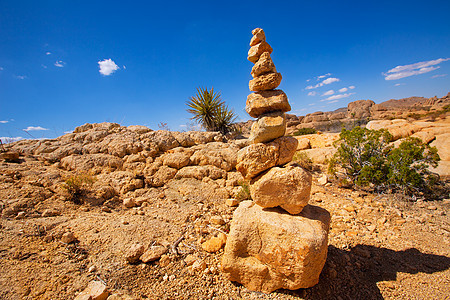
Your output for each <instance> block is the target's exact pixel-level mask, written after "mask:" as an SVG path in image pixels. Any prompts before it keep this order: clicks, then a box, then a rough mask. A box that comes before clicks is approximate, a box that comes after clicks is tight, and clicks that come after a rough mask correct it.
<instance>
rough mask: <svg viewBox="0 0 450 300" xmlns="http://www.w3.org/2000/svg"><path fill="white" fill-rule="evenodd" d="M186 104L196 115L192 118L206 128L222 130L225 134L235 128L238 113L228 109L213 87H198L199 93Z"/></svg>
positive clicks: (208, 129)
mask: <svg viewBox="0 0 450 300" xmlns="http://www.w3.org/2000/svg"><path fill="white" fill-rule="evenodd" d="M186 105H187V106H188V107H189V108H188V109H187V111H188V112H189V113H191V114H193V115H194V116H193V117H192V119H193V120H195V121H197V122H198V123H200V125H202V127H203V128H205V130H207V131H220V132H221V133H223V134H226V133H228V132H230V131H232V130H233V125H232V124H233V122H234V121H235V119H236V115H235V114H234V112H233V111H232V110H231V109H228V107H227V106H226V105H225V103H224V102H223V101H222V100H221V99H220V93H218V92H217V93H216V92H214V89H213V88H211V89H210V90H209V91H208V90H207V89H202V88H197V95H195V96H194V97H190V98H189V101H188V102H186Z"/></svg>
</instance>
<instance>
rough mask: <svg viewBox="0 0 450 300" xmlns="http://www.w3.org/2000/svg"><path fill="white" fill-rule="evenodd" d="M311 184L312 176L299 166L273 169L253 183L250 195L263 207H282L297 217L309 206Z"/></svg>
mask: <svg viewBox="0 0 450 300" xmlns="http://www.w3.org/2000/svg"><path fill="white" fill-rule="evenodd" d="M311 183H312V177H311V174H309V173H308V172H307V171H305V170H304V169H303V168H301V167H299V166H295V165H291V166H287V167H284V168H272V169H270V170H269V171H268V172H267V173H265V174H263V175H261V176H260V177H258V178H256V179H255V180H254V181H253V182H252V184H251V185H250V194H251V196H252V199H253V201H255V203H256V204H258V205H260V206H262V207H266V208H267V207H269V208H270V207H276V206H280V207H281V208H283V209H285V210H286V211H287V212H288V213H290V214H293V215H295V214H298V213H300V212H301V211H302V209H303V207H305V206H306V205H307V204H308V201H309V195H310V192H311Z"/></svg>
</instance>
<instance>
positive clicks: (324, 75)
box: [317, 73, 331, 80]
mask: <svg viewBox="0 0 450 300" xmlns="http://www.w3.org/2000/svg"><path fill="white" fill-rule="evenodd" d="M330 75H331V73H327V74H323V75H320V76H317V80H319V79H322V78H325V77H328V76H330Z"/></svg>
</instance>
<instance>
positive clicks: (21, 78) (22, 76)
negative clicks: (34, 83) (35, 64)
mask: <svg viewBox="0 0 450 300" xmlns="http://www.w3.org/2000/svg"><path fill="white" fill-rule="evenodd" d="M14 77H16V78H17V79H20V80H24V79H27V78H28V77H27V76H25V75H16V76H14Z"/></svg>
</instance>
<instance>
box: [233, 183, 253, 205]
mask: <svg viewBox="0 0 450 300" xmlns="http://www.w3.org/2000/svg"><path fill="white" fill-rule="evenodd" d="M239 186H240V187H241V189H240V191H239V194H238V195H237V197H236V199H237V200H240V201H243V200H251V199H252V196H251V195H250V184H249V183H248V182H247V181H241V182H239Z"/></svg>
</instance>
